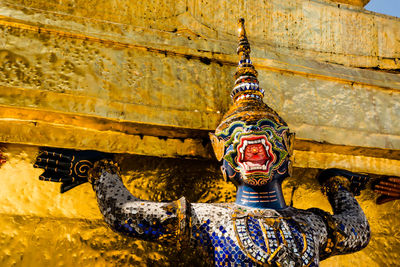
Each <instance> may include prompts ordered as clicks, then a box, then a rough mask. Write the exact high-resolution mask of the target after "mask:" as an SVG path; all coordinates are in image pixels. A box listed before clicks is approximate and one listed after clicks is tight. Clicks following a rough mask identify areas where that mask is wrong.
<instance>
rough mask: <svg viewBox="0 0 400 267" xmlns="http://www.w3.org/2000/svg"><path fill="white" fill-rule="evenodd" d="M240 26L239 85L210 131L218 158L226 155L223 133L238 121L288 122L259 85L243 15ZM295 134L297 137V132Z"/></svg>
mask: <svg viewBox="0 0 400 267" xmlns="http://www.w3.org/2000/svg"><path fill="white" fill-rule="evenodd" d="M238 26H239V29H238V30H239V46H238V48H237V54H238V55H239V56H240V60H239V64H238V68H237V70H236V72H235V74H234V79H235V85H234V88H233V89H232V92H231V98H232V101H233V105H232V106H231V107H230V109H229V110H228V112H227V113H225V115H224V117H223V119H222V121H221V123H220V124H219V125H218V126H217V129H216V130H215V134H210V139H211V143H212V145H213V148H214V152H215V155H216V157H217V159H218V160H221V159H222V157H223V155H224V152H225V142H226V139H225V138H223V137H222V136H221V133H222V132H223V131H224V130H226V129H227V128H228V127H229V126H230V125H231V124H232V123H234V122H237V121H241V122H244V123H246V124H252V123H256V122H257V121H259V120H260V119H270V120H271V121H273V122H275V123H277V124H279V125H284V126H287V124H286V122H285V121H284V120H283V119H282V118H281V117H280V116H279V115H278V113H276V112H275V111H274V110H273V109H272V108H270V107H269V106H268V105H267V104H265V103H264V101H263V98H264V90H263V89H261V88H260V86H259V82H258V79H257V76H258V73H257V71H256V69H255V68H254V66H253V63H252V61H251V59H250V52H251V49H250V44H249V41H248V39H247V36H246V30H245V27H244V19H243V18H240V19H239V21H238ZM292 137H294V135H293V134H292ZM291 139H292V138H291Z"/></svg>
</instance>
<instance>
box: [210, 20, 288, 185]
mask: <svg viewBox="0 0 400 267" xmlns="http://www.w3.org/2000/svg"><path fill="white" fill-rule="evenodd" d="M237 52H238V54H239V55H240V57H241V58H240V61H239V66H238V68H237V71H236V73H235V75H234V77H235V86H234V89H233V90H232V93H231V97H232V100H233V105H232V106H231V107H230V109H229V111H228V112H227V113H226V114H225V115H224V117H223V120H222V122H221V123H220V124H219V126H218V127H217V129H216V131H215V134H210V138H211V142H212V145H213V148H214V152H215V155H216V157H217V159H218V160H220V161H222V167H221V169H222V172H223V174H224V177H225V178H226V180H228V179H230V180H231V181H232V182H233V183H234V184H236V185H237V186H240V185H248V186H251V187H258V186H264V185H267V184H268V183H272V182H279V183H281V182H282V181H283V179H285V178H286V177H288V176H290V174H291V160H290V157H291V155H292V147H293V141H294V134H292V133H290V132H289V127H288V126H287V124H286V122H285V121H284V120H283V119H282V118H281V117H280V116H279V115H278V114H277V113H276V112H275V111H274V110H272V109H271V108H270V107H269V106H268V105H267V104H265V103H264V102H263V97H264V90H263V89H261V88H260V87H259V82H258V80H257V71H256V70H255V68H254V66H253V64H252V62H251V60H250V45H249V43H248V40H247V37H246V32H245V29H244V20H243V19H240V20H239V47H238V50H237Z"/></svg>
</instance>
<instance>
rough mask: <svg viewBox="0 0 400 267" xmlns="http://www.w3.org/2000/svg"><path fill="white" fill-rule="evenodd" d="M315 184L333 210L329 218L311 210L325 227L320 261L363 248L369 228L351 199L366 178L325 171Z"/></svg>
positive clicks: (344, 172)
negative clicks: (318, 186)
mask: <svg viewBox="0 0 400 267" xmlns="http://www.w3.org/2000/svg"><path fill="white" fill-rule="evenodd" d="M319 181H320V183H321V185H322V187H323V192H324V193H325V194H326V195H327V197H328V200H329V202H330V204H331V206H332V210H333V215H331V214H328V213H327V212H324V211H321V210H317V209H314V212H316V213H319V215H320V216H321V217H322V218H323V220H324V222H325V224H326V226H327V235H326V238H324V242H323V243H322V244H320V245H321V248H320V251H321V255H320V257H321V259H325V258H327V257H329V256H332V255H338V254H346V253H351V252H355V251H359V250H361V249H362V248H364V247H366V246H367V245H368V243H369V239H370V228H369V224H368V221H367V218H366V216H365V214H364V212H363V211H362V209H361V207H360V205H359V204H358V202H357V200H356V199H355V198H354V195H358V194H359V193H360V190H361V189H363V188H365V184H366V182H367V181H368V177H367V176H366V175H361V174H357V173H352V172H349V171H345V170H340V169H328V170H325V171H323V172H322V173H321V174H320V175H319Z"/></svg>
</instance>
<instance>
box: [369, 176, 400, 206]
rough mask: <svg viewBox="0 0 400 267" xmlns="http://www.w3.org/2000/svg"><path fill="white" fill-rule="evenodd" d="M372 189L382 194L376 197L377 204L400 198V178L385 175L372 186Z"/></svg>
mask: <svg viewBox="0 0 400 267" xmlns="http://www.w3.org/2000/svg"><path fill="white" fill-rule="evenodd" d="M372 189H373V190H374V191H375V192H377V193H380V194H381V195H380V196H379V197H378V198H377V199H376V204H378V205H381V204H383V203H386V202H389V201H393V200H396V199H400V178H399V177H384V178H383V179H381V180H379V181H378V183H376V184H375V185H373V186H372Z"/></svg>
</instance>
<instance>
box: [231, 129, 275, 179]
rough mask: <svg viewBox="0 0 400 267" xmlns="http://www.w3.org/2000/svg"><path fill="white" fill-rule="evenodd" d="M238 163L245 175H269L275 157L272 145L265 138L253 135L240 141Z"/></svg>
mask: <svg viewBox="0 0 400 267" xmlns="http://www.w3.org/2000/svg"><path fill="white" fill-rule="evenodd" d="M237 150H238V163H239V165H240V166H241V167H242V170H243V171H245V173H255V172H261V173H268V172H269V169H270V166H271V164H272V162H273V161H274V158H275V157H274V155H273V153H272V146H271V143H270V142H269V141H268V139H267V138H266V137H265V136H260V135H251V136H245V137H242V138H241V139H240V144H239V145H238V147H237Z"/></svg>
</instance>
